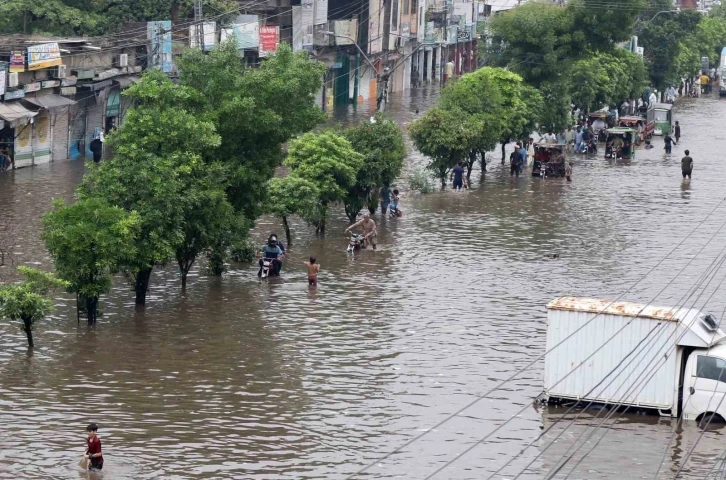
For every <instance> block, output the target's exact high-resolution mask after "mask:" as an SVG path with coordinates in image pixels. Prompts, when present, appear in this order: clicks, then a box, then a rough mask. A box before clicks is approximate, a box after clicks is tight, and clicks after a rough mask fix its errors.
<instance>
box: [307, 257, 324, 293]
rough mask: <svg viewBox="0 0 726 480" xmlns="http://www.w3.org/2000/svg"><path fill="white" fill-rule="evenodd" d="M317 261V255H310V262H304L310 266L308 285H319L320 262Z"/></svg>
mask: <svg viewBox="0 0 726 480" xmlns="http://www.w3.org/2000/svg"><path fill="white" fill-rule="evenodd" d="M315 262H316V259H315V257H310V261H309V262H304V263H305V266H306V267H308V285H309V286H311V287H317V286H318V272H320V264H319V263H315Z"/></svg>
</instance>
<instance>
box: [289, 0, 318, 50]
mask: <svg viewBox="0 0 726 480" xmlns="http://www.w3.org/2000/svg"><path fill="white" fill-rule="evenodd" d="M314 12H315V9H314V6H313V0H302V1H301V2H300V5H298V6H295V7H292V35H293V36H292V49H293V51H295V52H297V51H300V50H308V51H312V49H313V18H314Z"/></svg>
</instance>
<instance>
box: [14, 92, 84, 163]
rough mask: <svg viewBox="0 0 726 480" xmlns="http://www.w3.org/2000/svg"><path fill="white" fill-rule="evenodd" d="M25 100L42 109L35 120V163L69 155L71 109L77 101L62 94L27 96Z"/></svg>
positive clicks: (60, 158) (61, 158) (59, 158)
mask: <svg viewBox="0 0 726 480" xmlns="http://www.w3.org/2000/svg"><path fill="white" fill-rule="evenodd" d="M24 101H25V102H28V103H30V104H31V105H32V106H34V107H39V108H41V109H42V110H41V111H40V113H39V114H38V116H37V117H36V121H35V122H34V136H33V142H34V146H33V150H34V162H33V163H34V164H36V165H37V164H40V163H47V162H49V161H51V160H64V159H66V158H68V157H69V133H70V132H69V122H70V120H69V117H70V109H71V107H72V106H73V105H75V103H76V102H74V101H73V100H70V99H68V98H65V97H62V96H60V95H54V94H45V95H38V96H36V97H27V96H26V97H25V99H24Z"/></svg>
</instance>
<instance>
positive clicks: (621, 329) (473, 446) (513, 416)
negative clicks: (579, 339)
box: [426, 221, 726, 480]
mask: <svg viewBox="0 0 726 480" xmlns="http://www.w3.org/2000/svg"><path fill="white" fill-rule="evenodd" d="M724 226H726V221H725V222H724V223H723V224H722V225H721V228H720V229H719V230H721V229H722V228H723V227H724ZM714 237H715V235H714V236H713V237H712V238H711V240H709V242H707V243H706V244H705V245H704V246H703V247H702V249H701V251H703V249H704V248H705V247H706V245H708V244H709V243H710V241H712V239H713V238H714ZM724 251H725V252H726V247H724ZM699 253H700V252H699ZM697 256H698V254H697V255H696V257H697ZM696 257H694V258H692V259H691V260H690V261H689V262H688V263H687V264H686V265H685V266H684V267H683V268H682V269H681V270H680V272H678V273H677V274H676V275H675V276H674V277H673V279H672V280H671V281H669V282H668V283H667V284H666V285H665V286H664V287H663V288H662V289H661V290H660V291H659V292H658V293H657V294H656V295H655V297H654V298H653V299H652V300H651V301H650V302H649V303H648V304H646V306H644V307H643V309H641V311H640V312H638V313H637V314H636V315H634V316H633V318H632V319H631V320H630V321H628V322H627V323H626V324H625V325H623V327H621V328H620V329H619V330H618V331H617V332H615V334H613V335H612V336H611V337H610V338H609V339H608V340H607V341H606V342H605V343H604V344H603V345H601V346H600V347H599V348H598V349H597V350H595V351H594V352H593V353H592V354H591V355H590V356H588V357H587V358H585V359H584V360H583V361H582V362H580V363H579V364H578V365H577V366H575V368H573V369H572V370H571V371H570V372H568V374H567V375H565V376H564V377H563V378H562V379H560V380H559V381H558V382H557V383H556V384H555V385H553V386H552V387H551V388H554V387H555V386H557V385H558V384H559V383H561V382H562V381H563V380H565V379H566V378H567V377H569V375H571V374H572V373H573V372H574V371H575V370H577V369H578V368H579V367H581V366H582V365H583V364H585V363H586V362H587V361H589V360H590V359H591V358H592V357H593V356H594V355H595V354H597V353H598V352H599V351H600V350H602V349H603V348H604V347H605V345H607V344H608V343H609V342H610V341H612V339H613V338H615V337H616V336H617V335H619V334H620V333H621V332H622V331H623V330H624V329H625V328H627V327H628V326H629V325H630V324H631V323H632V322H633V321H634V320H635V319H636V318H637V317H638V315H639V314H640V313H642V310H644V309H645V308H646V307H647V306H648V305H650V304H651V303H652V302H653V301H655V299H656V298H657V297H658V296H660V295H661V294H662V293H663V292H664V291H665V290H666V289H667V288H668V287H669V286H670V285H671V284H672V283H673V282H674V281H675V280H676V279H677V278H678V277H679V276H680V275H681V274H682V273H683V272H684V271H685V269H686V268H687V267H688V266H689V265H690V264H691V263H692V262H693V261H694V260H695V258H696ZM725 260H726V257H724V258H723V259H722V262H723V261H725ZM694 293H695V291H694ZM588 323H589V322H588ZM663 331H665V330H663ZM663 331H662V332H663ZM662 332H661V333H662ZM648 335H650V332H649V333H648ZM651 348H652V346H651ZM630 354H632V352H630V353H629V354H628V355H626V357H625V358H627V357H628V356H630ZM625 358H623V360H621V363H622V361H624V360H625ZM634 358H636V357H633V359H631V363H632V361H633V360H634ZM619 367H620V365H618V367H617V368H619ZM646 368H647V367H646ZM623 371H625V370H624V369H623V370H622V371H621V373H622V372H623ZM608 375H610V374H608ZM619 375H620V374H618V376H619ZM605 378H607V376H606V377H605ZM605 378H604V379H605ZM616 378H617V376H616ZM604 379H603V381H604ZM613 381H614V380H613ZM601 383H602V382H601ZM595 388H597V385H596V387H595ZM618 390H619V389H618ZM528 408H529V405H526V406H525V407H524V408H522V409H521V410H520V411H518V412H517V413H516V414H514V415H512V416H511V417H510V418H509V419H508V420H506V421H505V422H504V423H502V424H500V425H499V426H497V428H495V429H494V430H492V431H491V432H489V433H488V434H487V435H486V436H484V437H483V438H481V439H479V441H477V442H476V443H474V444H472V445H470V446H469V447H468V448H467V449H466V450H464V451H463V452H462V453H460V454H458V455H457V456H455V457H454V458H452V459H451V460H450V461H448V462H447V463H445V464H444V465H442V466H441V467H439V468H438V469H437V470H436V471H434V472H433V473H432V474H430V475H429V476H427V477H426V480H428V479H431V478H433V477H434V476H436V475H437V474H438V473H440V472H441V471H442V470H444V469H445V468H447V467H448V466H449V465H451V464H453V463H454V462H456V461H458V460H459V459H461V458H462V457H463V456H464V455H466V454H467V453H469V452H470V451H472V450H473V449H474V448H476V447H477V446H478V445H480V444H481V443H483V442H484V441H485V440H486V439H488V438H489V437H491V436H492V435H493V434H494V433H496V432H497V431H499V430H500V429H501V428H502V427H504V426H505V425H506V424H508V423H509V422H510V421H512V420H513V419H514V418H517V416H518V415H519V414H521V413H523V412H524V411H525V410H526V409H528ZM533 462H534V460H533V461H532V462H530V465H531V463H533ZM530 465H528V466H527V467H525V470H526V469H527V468H529V466H530ZM525 470H523V471H522V472H520V474H519V475H517V477H515V478H518V477H519V476H520V475H521V474H522V473H523V472H524V471H525ZM489 478H491V477H489Z"/></svg>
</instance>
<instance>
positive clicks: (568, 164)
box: [565, 162, 572, 182]
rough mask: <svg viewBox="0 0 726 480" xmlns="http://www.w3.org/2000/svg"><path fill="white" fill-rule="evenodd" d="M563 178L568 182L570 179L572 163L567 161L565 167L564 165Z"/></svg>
mask: <svg viewBox="0 0 726 480" xmlns="http://www.w3.org/2000/svg"><path fill="white" fill-rule="evenodd" d="M565 178H566V179H567V181H568V182H571V181H572V163H571V162H567V167H565Z"/></svg>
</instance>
